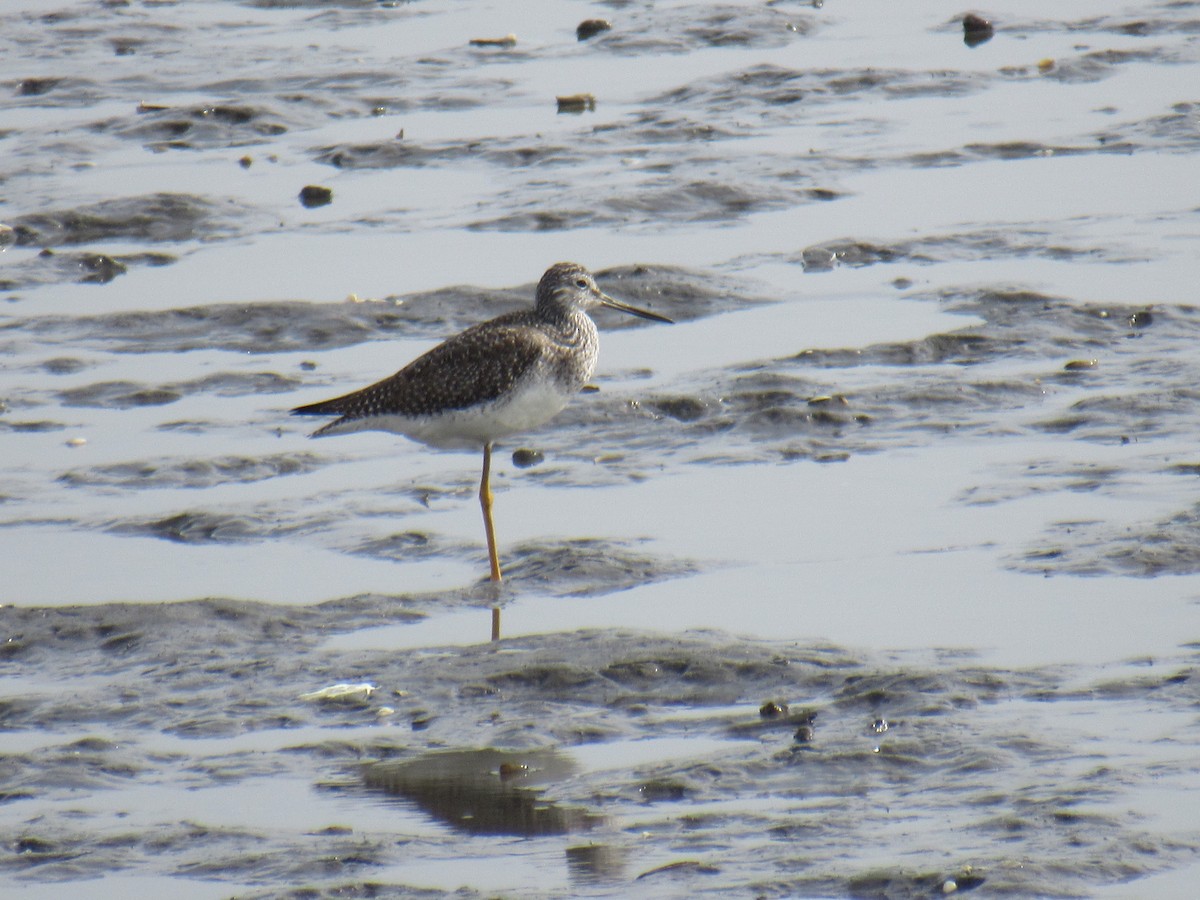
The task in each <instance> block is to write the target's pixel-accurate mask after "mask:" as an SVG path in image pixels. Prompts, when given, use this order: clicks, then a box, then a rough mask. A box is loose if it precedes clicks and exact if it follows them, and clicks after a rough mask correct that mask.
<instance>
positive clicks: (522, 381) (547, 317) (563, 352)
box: [292, 263, 671, 581]
mask: <svg viewBox="0 0 1200 900" xmlns="http://www.w3.org/2000/svg"><path fill="white" fill-rule="evenodd" d="M596 306H608V307H610V308H612V309H619V310H621V311H622V312H627V313H630V314H631V315H635V316H640V317H642V318H643V319H653V320H654V321H656V322H670V321H671V320H670V319H668V318H667V317H666V316H660V315H658V314H657V313H652V312H649V311H647V310H644V309H638V308H637V307H634V306H629V305H628V304H626V303H622V302H620V301H619V300H614V299H613V298H612V297H610V296H608V295H607V294H605V293H604V292H603V291H601V290H600V288H598V287H596V281H595V279H594V278H593V277H592V275H591V273H590V272H588V270H587V269H585V268H584V267H583V266H580V265H576V264H575V263H556V264H555V265H553V266H551V267H550V268H549V269H547V270H546V274H545V275H543V276H542V280H541V281H539V282H538V286H537V300H536V303H535V304H534V308H533V309H528V310H521V311H518V312H512V313H508V314H506V315H503V316H498V317H497V318H495V319H490V320H489V321H487V322H481V323H480V324H478V325H473V326H471V327H470V328H468V329H467V330H466V331H463V332H460V333H459V334H456V335H455V336H454V337H452V338H450V339H449V340H447V341H445V342H444V343H442V344H439V345H438V346H436V347H434V348H433V349H432V350H430V351H429V352H428V353H426V354H425V355H424V356H420V357H418V358H417V359H415V360H413V361H412V362H411V363H409V364H408V365H407V366H405V367H404V368H403V369H401V370H400V371H399V372H397V373H396V374H395V375H393V376H391V377H390V378H385V379H384V380H383V381H380V382H378V383H376V384H373V385H371V386H370V387H366V388H363V389H362V390H361V391H355V392H354V393H352V394H346V395H345V396H343V397H335V398H334V399H332V400H324V401H322V402H320V403H311V404H309V405H308V406H299V407H297V408H296V409H293V410H292V413H293V414H296V415H305V416H326V415H328V416H334V415H335V416H338V418H337V419H334V420H333V421H332V422H330V423H329V424H327V425H323V426H322V427H321V428H318V429H317V430H316V431H314V432H313V437H323V436H325V435H333V434H350V433H352V432H355V431H390V432H392V433H394V434H402V435H404V436H405V437H409V438H412V439H413V440H416V441H420V442H421V443H424V444H429V445H430V446H432V447H442V448H447V449H474V448H476V447H481V448H482V449H483V475H482V477H481V478H480V481H479V503H480V505H481V506H482V507H483V528H484V533H485V535H486V536H487V548H488V561H489V562H490V564H491V577H492V581H499V580H500V558H499V556H498V555H497V553H496V530H495V527H494V525H493V524H492V489H491V485H490V476H491V467H492V443H493V442H494V441H496V440H497V439H499V438H502V437H506V436H507V435H510V434H516V433H517V432H522V431H529V430H530V429H532V428H536V427H537V426H539V425H541V424H542V423H543V422H545V421H546V420H548V419H549V418H551V417H552V416H554V415H555V414H556V413H558V412H559V411H560V410H561V409H562V408H563V407H564V406H566V405H567V403H568V402H569V401H570V400H571V398H572V397H574V396H575V395H576V394H577V393H579V391H580V389H581V388H582V387H583V386H584V384H586V383H587V381H588V379H590V378H591V377H592V372H594V371H595V369H596V357H597V355H598V353H599V349H600V339H599V337H598V336H597V334H596V325H595V323H594V322H593V321H592V319H591V317H590V316H589V315H588V312H587V311H588V310H589V309H591V308H593V307H596Z"/></svg>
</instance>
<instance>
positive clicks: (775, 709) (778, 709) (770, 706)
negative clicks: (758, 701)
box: [758, 700, 788, 719]
mask: <svg viewBox="0 0 1200 900" xmlns="http://www.w3.org/2000/svg"><path fill="white" fill-rule="evenodd" d="M787 711H788V705H787V704H786V703H780V702H779V701H777V700H768V701H767V702H766V703H764V704H763V705H762V706H760V707H759V708H758V714H759V715H760V716H762V717H763V718H764V719H778V718H780V717H781V716H786V715H787Z"/></svg>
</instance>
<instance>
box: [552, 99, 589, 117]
mask: <svg viewBox="0 0 1200 900" xmlns="http://www.w3.org/2000/svg"><path fill="white" fill-rule="evenodd" d="M554 99H555V100H556V101H558V111H559V112H560V113H583V112H595V111H596V97H595V95H593V94H568V95H566V96H563V97H555V98H554Z"/></svg>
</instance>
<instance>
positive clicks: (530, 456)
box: [512, 447, 546, 469]
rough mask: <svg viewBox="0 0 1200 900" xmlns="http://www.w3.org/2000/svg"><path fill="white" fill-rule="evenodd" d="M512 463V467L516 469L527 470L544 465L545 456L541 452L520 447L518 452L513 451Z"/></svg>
mask: <svg viewBox="0 0 1200 900" xmlns="http://www.w3.org/2000/svg"><path fill="white" fill-rule="evenodd" d="M512 461H513V465H514V466H516V467H517V468H518V469H529V468H532V467H533V466H536V465H540V464H541V463H544V462H545V461H546V456H545V454H544V453H542V451H541V450H530V449H529V448H527V447H522V448H520V449H519V450H514V451H513V455H512Z"/></svg>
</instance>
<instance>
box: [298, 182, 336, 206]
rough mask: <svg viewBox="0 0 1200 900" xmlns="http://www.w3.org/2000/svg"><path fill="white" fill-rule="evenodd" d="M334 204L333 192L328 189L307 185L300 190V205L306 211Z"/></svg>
mask: <svg viewBox="0 0 1200 900" xmlns="http://www.w3.org/2000/svg"><path fill="white" fill-rule="evenodd" d="M332 202H333V191H332V190H330V189H329V188H327V187H321V186H319V185H315V184H309V185H305V186H304V187H303V188H301V189H300V204H301V205H302V206H304V207H305V208H306V209H312V208H314V207H317V206H326V205H328V204H329V203H332Z"/></svg>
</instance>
